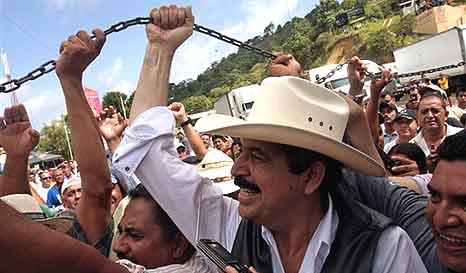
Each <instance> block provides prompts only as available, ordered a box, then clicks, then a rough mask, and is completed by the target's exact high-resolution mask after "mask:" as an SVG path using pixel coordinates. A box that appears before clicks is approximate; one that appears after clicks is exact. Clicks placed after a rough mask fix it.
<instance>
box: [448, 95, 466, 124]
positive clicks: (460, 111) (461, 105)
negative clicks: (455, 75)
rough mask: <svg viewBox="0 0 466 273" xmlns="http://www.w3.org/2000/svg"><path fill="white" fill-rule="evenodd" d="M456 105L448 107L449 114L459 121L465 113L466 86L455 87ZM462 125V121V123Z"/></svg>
mask: <svg viewBox="0 0 466 273" xmlns="http://www.w3.org/2000/svg"><path fill="white" fill-rule="evenodd" d="M456 102H457V105H456V106H453V107H450V108H449V109H448V111H449V116H450V117H454V118H456V119H458V120H460V121H461V117H462V116H463V115H464V114H466V88H464V87H460V88H457V89H456ZM462 124H463V126H464V123H462Z"/></svg>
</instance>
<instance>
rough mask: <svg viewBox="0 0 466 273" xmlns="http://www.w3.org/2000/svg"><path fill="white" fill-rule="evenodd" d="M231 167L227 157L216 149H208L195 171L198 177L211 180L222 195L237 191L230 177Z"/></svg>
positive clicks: (231, 162) (230, 160)
mask: <svg viewBox="0 0 466 273" xmlns="http://www.w3.org/2000/svg"><path fill="white" fill-rule="evenodd" d="M231 167H233V160H232V159H231V158H230V157H229V156H227V155H226V154H225V153H223V152H221V151H219V150H217V149H210V150H209V151H208V152H207V154H206V155H205V156H204V158H203V159H202V161H201V162H200V163H199V164H198V165H197V170H198V172H199V175H200V176H202V177H207V178H209V179H210V180H212V182H214V185H215V186H216V187H218V188H220V189H221V190H222V193H223V194H230V193H232V192H235V191H238V190H239V187H238V186H236V185H235V182H234V179H233V177H232V176H231Z"/></svg>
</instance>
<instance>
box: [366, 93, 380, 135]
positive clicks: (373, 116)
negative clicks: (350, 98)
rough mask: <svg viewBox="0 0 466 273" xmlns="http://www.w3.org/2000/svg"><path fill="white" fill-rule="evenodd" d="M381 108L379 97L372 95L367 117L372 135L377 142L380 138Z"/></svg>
mask: <svg viewBox="0 0 466 273" xmlns="http://www.w3.org/2000/svg"><path fill="white" fill-rule="evenodd" d="M378 108H379V102H378V95H374V94H371V97H370V99H369V103H368V104H367V108H366V117H367V121H368V122H369V128H370V130H371V135H372V138H373V139H374V140H377V139H378V137H379V117H378V114H377V110H378Z"/></svg>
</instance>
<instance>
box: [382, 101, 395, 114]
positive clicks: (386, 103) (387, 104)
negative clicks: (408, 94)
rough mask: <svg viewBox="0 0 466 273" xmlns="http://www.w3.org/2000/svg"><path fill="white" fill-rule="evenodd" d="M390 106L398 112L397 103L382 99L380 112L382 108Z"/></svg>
mask: <svg viewBox="0 0 466 273" xmlns="http://www.w3.org/2000/svg"><path fill="white" fill-rule="evenodd" d="M384 108H390V109H392V110H394V111H396V112H397V113H398V109H397V108H396V105H395V104H391V103H388V102H386V101H382V102H381V103H380V105H379V112H382V109H384Z"/></svg>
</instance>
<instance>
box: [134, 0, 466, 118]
mask: <svg viewBox="0 0 466 273" xmlns="http://www.w3.org/2000/svg"><path fill="white" fill-rule="evenodd" d="M397 1H398V0H381V1H377V2H375V1H368V0H343V2H341V4H340V3H339V2H338V1H337V0H321V1H320V2H319V4H318V5H316V7H315V8H314V9H313V10H312V11H310V12H309V13H308V14H307V15H306V16H305V17H304V18H296V17H295V18H293V19H292V20H291V21H289V22H286V23H284V24H283V25H279V26H276V27H275V26H274V25H273V24H272V23H271V24H269V25H268V26H267V27H266V28H265V29H264V33H263V35H260V36H256V37H254V38H252V39H250V40H248V41H247V43H249V44H251V45H254V46H256V47H259V48H263V49H265V50H268V51H272V52H286V53H291V54H293V55H294V56H295V58H296V59H297V60H298V61H299V62H300V63H301V65H302V67H303V68H304V69H310V68H314V67H317V66H321V65H323V64H326V63H327V61H328V60H329V57H330V56H333V57H335V58H340V56H339V55H338V54H334V52H335V50H337V49H339V47H340V46H341V44H339V43H340V42H341V41H349V45H348V44H346V45H345V46H347V47H349V49H348V48H346V49H345V50H344V51H342V53H341V54H343V55H345V56H341V57H346V58H347V57H350V55H352V54H356V55H359V56H360V57H361V58H363V59H371V60H373V61H376V62H379V63H383V62H385V61H392V60H393V56H392V51H393V50H394V49H396V48H398V47H400V46H404V45H406V44H407V43H410V42H413V41H415V40H416V39H417V36H416V35H414V34H413V32H412V29H413V22H414V16H408V17H403V18H401V19H400V17H399V16H398V15H396V16H393V15H394V14H396V10H394V9H393V8H394V7H396V4H397V3H398V2H397ZM465 1H466V0H465ZM356 7H363V8H364V11H365V17H363V18H361V19H360V21H359V22H358V23H355V24H351V25H347V26H344V27H342V28H338V29H336V28H335V18H336V16H337V15H338V14H341V13H344V12H348V11H350V10H353V9H354V8H356ZM390 19H393V20H391V21H390V22H392V23H391V25H390V26H389V27H388V28H387V25H388V20H390ZM334 55H335V56H334ZM335 58H332V60H334V59H335ZM267 66H268V60H264V58H263V57H261V56H258V55H257V54H255V53H253V52H250V51H246V50H244V49H239V50H238V51H237V52H236V53H233V54H230V55H229V56H226V57H224V58H222V59H221V60H219V61H217V62H214V63H212V64H211V65H210V67H209V68H208V69H206V70H205V71H204V72H203V73H202V74H200V75H199V76H198V77H197V79H186V80H184V81H181V82H179V83H177V84H173V85H171V86H170V90H169V97H170V102H173V101H181V102H184V103H185V104H186V107H187V109H188V111H189V112H190V113H194V112H201V111H205V110H209V109H211V108H212V107H213V105H214V103H215V101H216V100H217V99H218V98H219V97H220V96H221V95H223V94H225V93H226V92H229V91H231V90H232V89H235V88H238V87H241V86H244V85H249V84H254V83H260V82H261V81H262V80H263V79H264V78H265V77H267V74H268V71H267ZM131 101H132V99H131V97H130V98H129V99H128V102H127V104H128V105H131Z"/></svg>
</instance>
